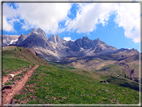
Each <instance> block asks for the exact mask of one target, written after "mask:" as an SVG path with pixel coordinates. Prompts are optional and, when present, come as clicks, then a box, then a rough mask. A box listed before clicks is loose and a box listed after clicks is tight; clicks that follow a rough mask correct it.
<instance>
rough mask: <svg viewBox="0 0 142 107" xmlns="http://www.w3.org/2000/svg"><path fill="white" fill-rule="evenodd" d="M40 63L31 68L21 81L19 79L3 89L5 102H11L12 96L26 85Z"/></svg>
mask: <svg viewBox="0 0 142 107" xmlns="http://www.w3.org/2000/svg"><path fill="white" fill-rule="evenodd" d="M38 66H39V65H36V66H35V67H33V68H32V69H31V70H29V71H28V72H27V73H26V74H25V75H24V76H23V77H22V78H21V80H20V81H17V82H16V84H15V85H14V86H13V87H12V88H9V89H6V90H4V91H3V104H11V102H12V98H13V97H14V95H15V94H18V93H20V91H21V90H22V89H23V87H24V86H25V84H26V82H27V81H28V78H29V77H31V76H32V74H33V72H34V71H35V69H36V68H38Z"/></svg>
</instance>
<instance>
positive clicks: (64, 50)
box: [3, 28, 137, 60]
mask: <svg viewBox="0 0 142 107" xmlns="http://www.w3.org/2000/svg"><path fill="white" fill-rule="evenodd" d="M11 37H12V36H10V37H7V36H4V37H3V38H4V39H3V40H9V42H5V41H4V46H6V45H15V46H23V47H26V48H30V49H33V50H35V51H36V52H37V54H38V55H39V56H41V57H43V58H45V57H49V56H50V57H49V58H46V59H51V60H52V59H54V60H56V59H58V60H59V59H60V58H61V57H67V56H78V57H80V56H95V55H100V54H106V53H110V52H114V53H119V52H121V51H125V53H126V54H127V53H134V54H135V53H137V50H135V49H132V50H128V49H120V50H118V49H116V48H115V47H112V46H109V45H107V44H106V43H105V42H103V41H101V40H100V39H99V38H97V39H95V40H93V41H92V40H90V39H89V38H88V37H86V36H84V37H83V38H80V39H77V40H76V41H65V40H63V39H61V38H60V37H59V36H58V35H56V36H55V35H51V36H50V38H49V39H48V38H47V36H46V34H45V32H44V31H43V30H42V29H40V28H35V29H33V30H32V31H31V32H30V33H29V34H27V35H23V34H21V35H20V36H18V37H16V36H15V37H16V38H14V39H11ZM8 38H10V39H8ZM12 40H16V42H13V41H12ZM11 41H12V42H11ZM123 56H125V55H123Z"/></svg>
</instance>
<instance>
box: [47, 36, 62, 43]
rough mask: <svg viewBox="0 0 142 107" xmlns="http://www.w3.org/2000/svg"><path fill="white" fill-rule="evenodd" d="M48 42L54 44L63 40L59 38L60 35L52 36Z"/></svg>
mask: <svg viewBox="0 0 142 107" xmlns="http://www.w3.org/2000/svg"><path fill="white" fill-rule="evenodd" d="M48 40H49V41H52V42H54V43H56V42H60V41H62V39H61V38H60V37H59V35H56V36H55V35H51V36H50V38H49V39H48Z"/></svg>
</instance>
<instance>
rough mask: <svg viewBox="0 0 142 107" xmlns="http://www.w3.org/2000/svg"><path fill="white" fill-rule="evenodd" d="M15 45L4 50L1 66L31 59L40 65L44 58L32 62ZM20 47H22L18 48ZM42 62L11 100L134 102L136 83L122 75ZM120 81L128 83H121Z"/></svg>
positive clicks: (17, 65)
mask: <svg viewBox="0 0 142 107" xmlns="http://www.w3.org/2000/svg"><path fill="white" fill-rule="evenodd" d="M15 48H16V50H15ZM15 48H14V49H10V50H8V49H7V50H4V52H3V62H4V63H3V68H4V69H12V68H13V69H16V68H18V67H21V66H26V65H29V64H33V62H34V64H39V65H40V63H42V61H44V60H42V61H41V62H39V61H40V60H39V61H36V59H33V60H34V61H33V62H32V61H30V60H29V59H30V58H29V59H28V60H27V57H30V56H28V55H29V54H27V53H28V52H27V51H25V50H24V49H25V48H21V47H15ZM20 49H21V51H22V50H23V51H22V52H21V51H20ZM17 55H19V56H17ZM20 55H21V56H22V57H21V56H20ZM26 55H27V56H26ZM25 57H26V58H25ZM34 57H35V56H34ZM28 61H29V62H28ZM35 62H36V63H35ZM21 64H23V65H21ZM44 64H46V63H43V64H42V65H40V66H39V68H37V69H36V71H35V72H34V74H33V75H32V77H31V78H30V80H29V81H28V82H27V83H26V86H25V88H24V89H23V91H22V92H21V93H20V94H18V95H15V96H14V101H15V103H30V104H45V103H46V104H47V103H54V104H58V103H61V104H71V103H73V104H79V103H80V104H91V103H92V104H100V103H106V104H111V103H114V104H116V103H122V104H125V103H127V104H138V100H139V99H138V98H139V96H138V90H137V85H138V84H137V83H135V82H133V81H132V82H129V80H128V79H125V78H117V77H114V76H109V75H103V74H101V75H100V74H98V73H97V72H95V71H87V70H78V69H73V68H70V67H66V66H62V65H60V64H56V63H50V64H52V65H54V66H56V67H51V66H43V65H44ZM100 80H106V81H108V83H109V84H102V83H100ZM123 82H124V83H126V84H129V85H131V87H129V88H128V87H124V86H123V84H122V83H123ZM134 89H135V90H134Z"/></svg>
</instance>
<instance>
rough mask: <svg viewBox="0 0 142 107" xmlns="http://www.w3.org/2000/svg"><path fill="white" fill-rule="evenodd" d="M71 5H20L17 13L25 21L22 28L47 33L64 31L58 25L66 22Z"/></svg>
mask: <svg viewBox="0 0 142 107" xmlns="http://www.w3.org/2000/svg"><path fill="white" fill-rule="evenodd" d="M70 8H71V4H69V3H19V4H18V9H17V12H18V14H19V16H20V19H23V20H24V22H25V23H24V24H23V26H22V28H24V29H30V28H34V27H40V28H42V29H43V30H44V31H45V32H46V33H56V32H60V31H62V29H60V28H59V25H58V23H59V22H61V21H63V20H66V18H67V14H68V12H69V9H70Z"/></svg>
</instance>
